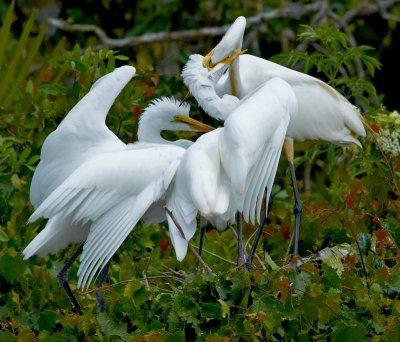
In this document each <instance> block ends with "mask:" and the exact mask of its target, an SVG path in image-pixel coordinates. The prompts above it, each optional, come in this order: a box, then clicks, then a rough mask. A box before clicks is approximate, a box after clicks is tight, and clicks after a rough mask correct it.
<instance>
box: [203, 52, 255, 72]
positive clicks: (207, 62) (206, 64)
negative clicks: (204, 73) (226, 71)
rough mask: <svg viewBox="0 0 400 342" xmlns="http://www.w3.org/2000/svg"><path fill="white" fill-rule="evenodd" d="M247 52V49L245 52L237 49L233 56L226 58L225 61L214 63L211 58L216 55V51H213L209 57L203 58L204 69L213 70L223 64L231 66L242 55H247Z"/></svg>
mask: <svg viewBox="0 0 400 342" xmlns="http://www.w3.org/2000/svg"><path fill="white" fill-rule="evenodd" d="M246 51H247V49H245V50H240V49H237V50H235V51H233V53H232V54H231V55H229V56H228V57H225V58H224V59H223V60H221V61H219V62H217V63H212V62H211V57H212V56H213V54H214V50H211V51H210V52H209V53H208V54H207V55H205V56H204V57H203V67H204V68H207V69H208V70H212V69H213V68H215V67H216V66H217V65H218V64H220V63H222V64H224V65H229V64H231V63H232V62H233V61H234V60H235V59H236V58H238V57H239V56H240V55H243V54H244V53H246Z"/></svg>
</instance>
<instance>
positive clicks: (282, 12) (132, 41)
mask: <svg viewBox="0 0 400 342" xmlns="http://www.w3.org/2000/svg"><path fill="white" fill-rule="evenodd" d="M318 9H319V2H315V3H312V4H308V5H301V4H292V5H289V6H287V7H284V8H281V9H273V10H270V11H266V12H263V13H260V14H258V15H255V16H252V17H248V18H247V26H253V25H259V24H260V23H262V22H264V21H267V20H271V19H278V18H294V19H299V18H300V17H302V16H303V15H305V14H308V13H310V12H314V11H316V10H318ZM48 22H49V24H50V25H51V26H53V27H56V28H58V29H60V30H62V31H69V32H89V33H94V34H95V35H96V36H97V37H98V38H99V40H100V41H101V44H102V45H103V46H108V47H123V46H138V45H143V44H151V43H157V42H168V41H177V40H192V39H198V38H202V37H216V36H222V35H223V34H225V32H226V31H227V30H228V28H229V27H230V25H223V26H214V27H204V28H200V29H191V30H182V31H172V32H156V33H145V34H144V35H142V36H137V37H126V38H110V37H109V36H108V35H107V33H106V32H105V31H104V30H103V29H102V28H100V27H99V26H96V25H87V24H70V23H69V22H68V21H66V20H62V19H56V18H49V19H48Z"/></svg>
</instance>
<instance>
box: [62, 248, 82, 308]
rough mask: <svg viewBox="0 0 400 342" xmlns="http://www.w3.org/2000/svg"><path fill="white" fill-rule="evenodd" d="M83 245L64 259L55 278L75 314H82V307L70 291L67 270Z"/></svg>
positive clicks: (80, 251)
mask: <svg viewBox="0 0 400 342" xmlns="http://www.w3.org/2000/svg"><path fill="white" fill-rule="evenodd" d="M82 250H83V245H80V246H79V247H78V249H77V250H76V251H75V252H74V254H72V256H71V257H70V258H69V259H68V260H67V261H66V263H65V265H64V267H63V268H62V269H61V271H60V272H59V273H58V275H57V278H58V282H59V283H60V286H61V287H62V288H63V289H64V291H65V293H66V294H67V296H68V298H69V300H70V302H71V304H72V311H73V312H74V313H76V314H79V315H82V313H83V312H82V309H81V307H80V305H79V303H78V300H77V299H76V297H75V296H74V294H73V293H72V290H71V287H70V286H69V283H68V270H69V269H70V268H71V266H72V264H73V263H74V261H75V260H76V259H77V258H78V256H79V254H81V253H82Z"/></svg>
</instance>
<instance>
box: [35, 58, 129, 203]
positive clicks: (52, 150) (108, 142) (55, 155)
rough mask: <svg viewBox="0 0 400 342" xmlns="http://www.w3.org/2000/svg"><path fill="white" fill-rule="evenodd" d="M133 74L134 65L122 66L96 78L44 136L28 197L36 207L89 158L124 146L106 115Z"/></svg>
mask: <svg viewBox="0 0 400 342" xmlns="http://www.w3.org/2000/svg"><path fill="white" fill-rule="evenodd" d="M134 74H135V68H133V67H130V66H123V67H120V68H117V69H116V70H115V71H113V72H111V73H109V74H107V75H105V76H103V77H102V78H100V79H99V80H97V81H96V83H95V84H94V85H93V86H92V88H91V90H90V91H89V93H88V94H86V95H85V96H84V97H83V98H82V99H81V100H80V101H79V102H78V103H77V104H76V105H75V106H74V107H73V108H72V109H71V111H70V112H69V113H68V114H67V116H66V117H65V118H64V120H63V121H62V122H61V124H60V125H59V126H58V127H57V129H56V130H55V131H54V132H52V133H51V134H50V135H49V136H48V137H47V138H46V140H45V141H44V143H43V147H42V151H41V161H40V163H39V165H38V166H37V168H36V171H35V173H34V175H33V178H32V182H31V189H30V198H31V202H32V204H33V206H34V207H35V208H36V207H38V206H39V205H40V203H41V202H42V201H43V200H44V199H45V198H46V197H47V196H48V195H49V194H50V193H51V192H52V191H53V190H54V189H55V188H56V187H57V186H59V185H60V184H61V183H62V182H63V181H64V180H65V179H66V178H67V177H68V176H69V175H70V174H71V173H72V172H73V171H74V170H75V169H76V168H77V167H79V166H80V165H81V164H82V163H83V162H84V161H86V160H87V159H88V158H90V157H91V156H93V155H94V154H96V153H98V152H107V151H116V150H121V149H123V148H124V146H125V144H124V143H123V142H122V141H120V140H119V139H118V137H117V136H116V135H115V134H114V133H113V132H111V131H110V130H109V129H108V128H107V126H106V124H105V118H106V116H107V113H108V111H109V109H110V107H111V105H112V104H113V102H114V101H115V99H116V98H117V96H118V95H119V93H120V92H121V91H122V89H123V88H124V87H125V85H126V84H127V83H128V82H129V80H130V79H131V78H132V77H133V76H134Z"/></svg>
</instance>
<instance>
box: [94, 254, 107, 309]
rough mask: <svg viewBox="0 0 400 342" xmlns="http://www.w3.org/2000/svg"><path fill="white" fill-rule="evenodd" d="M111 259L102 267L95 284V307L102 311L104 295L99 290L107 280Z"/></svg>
mask: <svg viewBox="0 0 400 342" xmlns="http://www.w3.org/2000/svg"><path fill="white" fill-rule="evenodd" d="M110 264H111V260H110V261H109V262H108V263H107V265H106V266H104V268H103V269H102V271H101V273H100V279H99V284H98V285H97V289H96V301H97V308H98V310H99V312H104V311H105V310H106V304H105V302H104V295H103V292H101V287H102V286H103V285H104V284H105V282H106V280H107V275H108V271H109V269H110Z"/></svg>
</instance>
